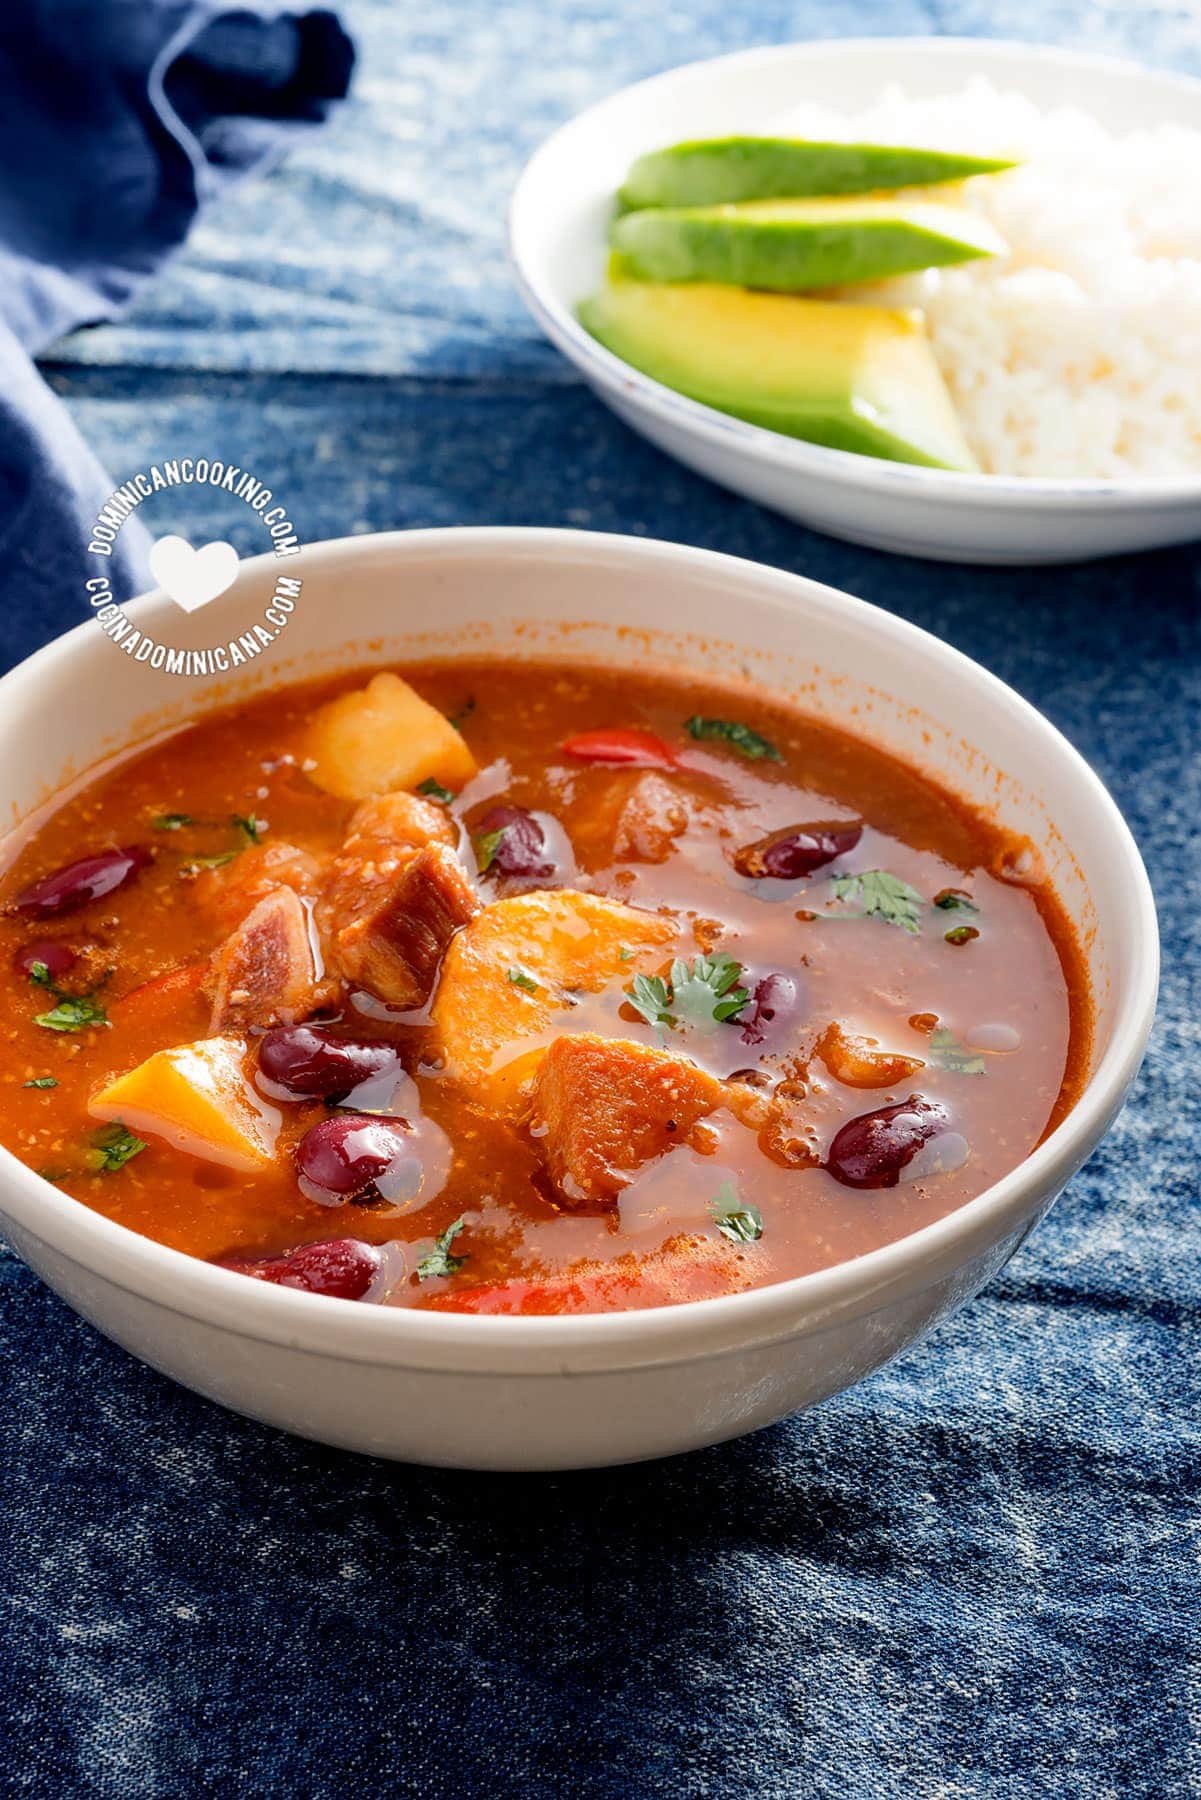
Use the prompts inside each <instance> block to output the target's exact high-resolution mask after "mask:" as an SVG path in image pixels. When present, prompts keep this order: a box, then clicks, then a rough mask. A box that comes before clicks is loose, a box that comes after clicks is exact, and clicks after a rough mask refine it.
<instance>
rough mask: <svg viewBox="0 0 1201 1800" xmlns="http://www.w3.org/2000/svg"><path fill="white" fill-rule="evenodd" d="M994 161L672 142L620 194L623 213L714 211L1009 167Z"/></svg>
mask: <svg viewBox="0 0 1201 1800" xmlns="http://www.w3.org/2000/svg"><path fill="white" fill-rule="evenodd" d="M1013 166H1014V165H1013V163H1012V161H1008V160H1004V159H1001V158H997V157H983V156H958V155H955V154H953V153H951V152H949V151H944V150H911V149H906V148H904V147H903V146H900V145H895V146H893V145H887V144H825V143H816V142H810V141H807V140H805V139H801V138H772V137H729V138H706V139H698V140H696V141H694V142H691V143H686V144H674V145H673V146H672V147H671V148H670V149H668V150H655V151H652V152H651V154H650V155H648V156H640V157H639V158H638V160H637V162H636V163H635V164H634V165H633V167H632V168H631V170H630V172H629V174H628V175H627V176H626V179H625V183H624V185H623V186H622V188H621V190H620V193H619V194H618V204H619V206H620V207H621V208H622V209H623V210H624V211H633V210H634V209H636V208H638V207H644V206H717V205H723V204H726V203H727V202H730V201H737V200H775V199H783V198H786V197H791V198H805V197H809V196H817V195H838V194H870V193H875V192H877V191H885V190H891V189H894V188H902V187H926V186H929V185H932V184H934V183H936V182H941V181H965V180H967V179H968V177H969V176H972V175H996V174H999V173H1000V171H1001V170H1003V169H1011V168H1013Z"/></svg>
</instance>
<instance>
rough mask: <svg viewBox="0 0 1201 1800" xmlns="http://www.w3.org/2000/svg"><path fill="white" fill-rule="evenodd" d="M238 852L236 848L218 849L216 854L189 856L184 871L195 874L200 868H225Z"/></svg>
mask: <svg viewBox="0 0 1201 1800" xmlns="http://www.w3.org/2000/svg"><path fill="white" fill-rule="evenodd" d="M237 854H238V852H237V851H236V850H218V852H217V854H216V855H215V856H189V858H188V860H187V862H186V863H185V864H184V871H185V873H186V874H189V875H194V874H195V873H196V871H197V870H198V869H223V868H224V867H225V865H226V863H231V862H232V861H233V859H234V857H235V856H236V855H237Z"/></svg>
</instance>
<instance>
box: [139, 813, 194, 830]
mask: <svg viewBox="0 0 1201 1800" xmlns="http://www.w3.org/2000/svg"><path fill="white" fill-rule="evenodd" d="M150 823H151V825H152V826H153V827H154V829H155V831H182V830H183V828H184V826H185V825H194V824H195V823H196V821H195V819H194V818H193V817H192V815H191V813H159V815H158V817H157V818H156V819H151V821H150Z"/></svg>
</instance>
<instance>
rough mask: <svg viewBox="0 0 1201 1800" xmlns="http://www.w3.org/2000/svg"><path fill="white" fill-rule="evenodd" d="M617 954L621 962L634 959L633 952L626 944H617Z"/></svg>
mask: <svg viewBox="0 0 1201 1800" xmlns="http://www.w3.org/2000/svg"><path fill="white" fill-rule="evenodd" d="M617 954H618V956H620V958H621V960H622V962H633V960H634V952H633V951H632V950H631V949H630V946H629V945H628V944H619V945H618V947H617Z"/></svg>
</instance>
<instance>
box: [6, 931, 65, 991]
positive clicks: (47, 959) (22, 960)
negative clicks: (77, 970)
mask: <svg viewBox="0 0 1201 1800" xmlns="http://www.w3.org/2000/svg"><path fill="white" fill-rule="evenodd" d="M78 961H79V958H78V956H77V955H76V954H75V952H74V950H72V948H71V946H70V945H69V944H64V943H63V940H62V939H61V938H35V939H34V941H33V943H32V944H23V945H22V947H21V948H20V949H19V950H18V951H17V954H16V955H15V956H14V957H13V962H14V963H15V964H16V967H17V968H18V969H19V970H20V971H21V974H22V975H32V974H33V971H34V968H35V966H36V965H37V964H38V963H41V964H42V965H43V967H44V968H45V970H46V973H47V975H48V976H49V978H50V980H51V981H55V982H57V981H61V980H62V978H63V976H64V975H69V974H70V973H71V970H72V969H73V968H74V967H75V964H76V963H77V962H78Z"/></svg>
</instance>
